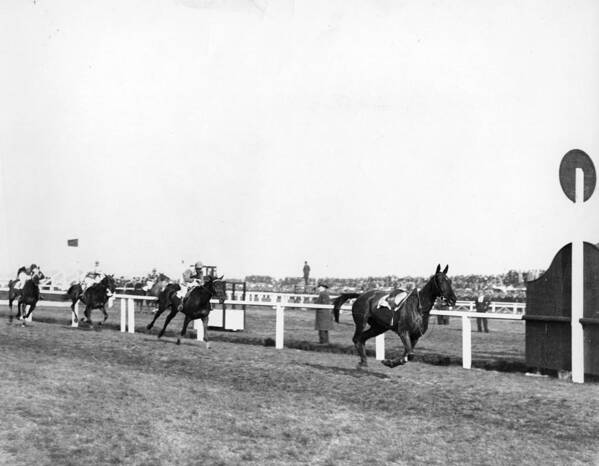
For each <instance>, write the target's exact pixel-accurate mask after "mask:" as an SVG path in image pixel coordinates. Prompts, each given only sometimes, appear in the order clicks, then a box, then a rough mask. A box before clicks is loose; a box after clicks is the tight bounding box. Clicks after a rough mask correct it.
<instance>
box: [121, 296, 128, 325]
mask: <svg viewBox="0 0 599 466" xmlns="http://www.w3.org/2000/svg"><path fill="white" fill-rule="evenodd" d="M126 330H127V302H126V301H125V299H124V298H121V332H124V331H126Z"/></svg>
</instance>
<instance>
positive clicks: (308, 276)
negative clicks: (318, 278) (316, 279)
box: [304, 261, 310, 286]
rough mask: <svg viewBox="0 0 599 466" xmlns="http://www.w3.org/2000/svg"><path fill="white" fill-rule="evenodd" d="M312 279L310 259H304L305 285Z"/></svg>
mask: <svg viewBox="0 0 599 466" xmlns="http://www.w3.org/2000/svg"><path fill="white" fill-rule="evenodd" d="M309 279H310V266H309V265H308V261H304V286H308V280H309Z"/></svg>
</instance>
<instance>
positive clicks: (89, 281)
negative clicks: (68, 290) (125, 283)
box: [81, 261, 114, 307]
mask: <svg viewBox="0 0 599 466" xmlns="http://www.w3.org/2000/svg"><path fill="white" fill-rule="evenodd" d="M105 276H106V274H105V273H104V272H102V270H101V269H100V262H98V261H96V262H94V268H93V269H92V270H90V271H89V272H87V274H86V275H85V278H84V279H83V281H82V282H81V290H82V291H85V290H87V289H88V288H89V287H90V286H92V285H95V284H96V283H100V282H101V281H102V280H103V279H104V277H105ZM106 296H108V307H112V305H113V303H114V298H113V297H112V291H110V290H109V289H108V288H107V289H106Z"/></svg>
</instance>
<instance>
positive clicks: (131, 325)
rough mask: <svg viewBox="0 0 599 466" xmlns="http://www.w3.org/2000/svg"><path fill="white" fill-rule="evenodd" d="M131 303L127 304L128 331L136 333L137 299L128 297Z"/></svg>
mask: <svg viewBox="0 0 599 466" xmlns="http://www.w3.org/2000/svg"><path fill="white" fill-rule="evenodd" d="M127 301H129V305H128V306H127V307H128V309H127V331H128V332H129V333H135V300H134V299H133V298H128V299H127Z"/></svg>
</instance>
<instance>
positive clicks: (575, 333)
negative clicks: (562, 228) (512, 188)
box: [571, 168, 584, 383]
mask: <svg viewBox="0 0 599 466" xmlns="http://www.w3.org/2000/svg"><path fill="white" fill-rule="evenodd" d="M575 186H576V187H575V196H574V200H575V202H574V208H575V210H576V217H575V218H576V219H578V218H579V217H580V215H581V210H582V209H581V207H582V205H583V200H584V172H583V171H582V169H580V168H577V169H576V185H575ZM577 224H578V223H577ZM573 231H574V232H575V233H574V235H575V236H574V240H573V241H572V317H571V327H572V382H575V383H584V332H583V327H582V324H581V323H580V319H582V317H583V306H584V250H583V246H584V245H583V242H582V239H581V238H580V234H579V233H578V232H577V228H573Z"/></svg>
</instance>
